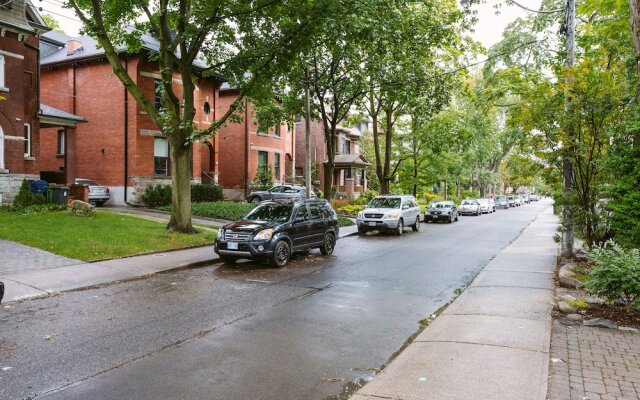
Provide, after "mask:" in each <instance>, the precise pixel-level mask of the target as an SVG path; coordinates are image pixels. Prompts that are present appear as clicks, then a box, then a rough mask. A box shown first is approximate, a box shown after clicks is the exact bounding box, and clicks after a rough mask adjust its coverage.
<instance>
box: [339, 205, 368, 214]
mask: <svg viewBox="0 0 640 400" xmlns="http://www.w3.org/2000/svg"><path fill="white" fill-rule="evenodd" d="M362 210H364V206H362V205H359V204H347V205H346V206H342V207H340V208H337V209H336V211H338V213H340V214H346V215H350V216H353V217H355V216H356V215H358V213H359V212H360V211H362Z"/></svg>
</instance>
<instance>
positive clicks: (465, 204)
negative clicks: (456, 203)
mask: <svg viewBox="0 0 640 400" xmlns="http://www.w3.org/2000/svg"><path fill="white" fill-rule="evenodd" d="M458 214H460V215H476V216H477V215H480V214H482V211H480V203H478V200H474V199H466V200H462V203H460V207H458Z"/></svg>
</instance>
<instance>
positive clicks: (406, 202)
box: [356, 195, 420, 235]
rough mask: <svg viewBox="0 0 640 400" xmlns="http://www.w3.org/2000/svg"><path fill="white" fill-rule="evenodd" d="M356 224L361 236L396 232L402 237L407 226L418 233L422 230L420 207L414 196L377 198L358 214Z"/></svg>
mask: <svg viewBox="0 0 640 400" xmlns="http://www.w3.org/2000/svg"><path fill="white" fill-rule="evenodd" d="M356 223H357V224H358V233H359V234H361V235H364V234H365V233H367V232H369V231H394V232H395V233H396V234H397V235H402V233H403V232H404V227H405V226H407V225H410V226H411V228H413V231H414V232H417V231H419V230H420V206H419V205H418V202H417V201H416V199H415V197H413V196H408V195H403V196H392V195H385V196H377V197H374V198H373V199H371V201H370V202H369V204H368V205H367V207H366V208H365V209H364V211H361V212H359V213H358V217H357V218H356Z"/></svg>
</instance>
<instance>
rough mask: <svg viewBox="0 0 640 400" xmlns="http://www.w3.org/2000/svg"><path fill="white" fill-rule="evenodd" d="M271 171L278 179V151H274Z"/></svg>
mask: <svg viewBox="0 0 640 400" xmlns="http://www.w3.org/2000/svg"><path fill="white" fill-rule="evenodd" d="M273 173H274V174H275V177H276V179H277V180H280V153H275V158H274V161H273Z"/></svg>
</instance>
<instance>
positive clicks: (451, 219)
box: [449, 215, 453, 223]
mask: <svg viewBox="0 0 640 400" xmlns="http://www.w3.org/2000/svg"><path fill="white" fill-rule="evenodd" d="M452 222H453V215H449V223H452Z"/></svg>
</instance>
